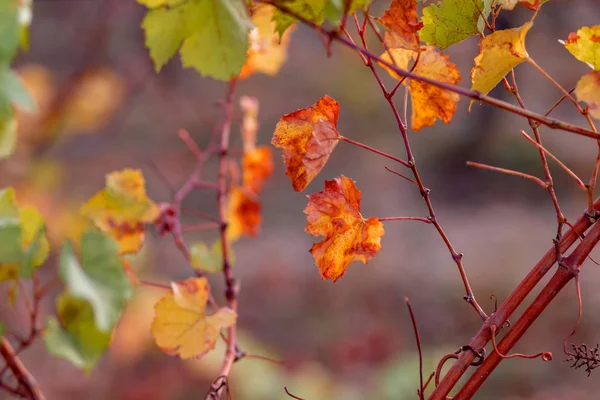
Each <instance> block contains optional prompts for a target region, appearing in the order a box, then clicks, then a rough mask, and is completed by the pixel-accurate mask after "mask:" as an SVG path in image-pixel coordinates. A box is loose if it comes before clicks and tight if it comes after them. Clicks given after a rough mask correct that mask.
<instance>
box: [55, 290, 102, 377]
mask: <svg viewBox="0 0 600 400" xmlns="http://www.w3.org/2000/svg"><path fill="white" fill-rule="evenodd" d="M56 311H57V312H56V313H57V316H58V320H57V319H56V318H54V317H51V318H49V319H48V320H47V322H46V329H45V333H44V343H45V345H46V349H48V352H49V353H51V354H54V355H55V356H58V357H61V358H64V359H65V360H67V361H69V362H71V363H72V364H74V365H76V366H77V367H79V368H82V369H83V370H84V371H86V372H89V371H90V370H91V369H92V368H93V367H94V365H96V363H97V362H98V360H99V359H100V357H102V354H104V351H105V350H106V348H107V347H108V345H109V343H110V338H111V332H103V331H102V330H100V329H98V327H97V326H96V325H95V322H94V311H93V309H92V307H91V306H90V304H89V303H88V302H87V301H85V300H82V299H77V298H75V297H73V296H71V295H69V294H68V293H62V294H61V295H59V296H58V297H57V299H56Z"/></svg>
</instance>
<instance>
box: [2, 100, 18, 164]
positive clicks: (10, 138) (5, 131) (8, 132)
mask: <svg viewBox="0 0 600 400" xmlns="http://www.w3.org/2000/svg"><path fill="white" fill-rule="evenodd" d="M16 145H17V119H16V118H15V116H14V113H13V111H12V110H10V111H9V112H8V113H7V114H5V115H4V116H3V117H0V159H2V158H6V157H8V156H10V155H11V154H12V153H13V152H14V151H15V147H16Z"/></svg>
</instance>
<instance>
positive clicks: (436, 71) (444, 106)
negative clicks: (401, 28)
mask: <svg viewBox="0 0 600 400" xmlns="http://www.w3.org/2000/svg"><path fill="white" fill-rule="evenodd" d="M413 72H414V73H415V74H417V75H421V76H425V77H428V78H432V79H435V80H436V81H438V82H445V83H449V84H452V85H455V84H456V83H458V82H459V81H460V72H459V71H458V69H457V68H456V65H454V63H452V62H450V58H449V57H448V56H444V55H442V53H438V52H437V51H435V48H434V47H433V46H426V47H425V48H424V49H423V51H422V52H421V57H420V58H419V62H418V63H417V65H416V67H415V68H414V70H413ZM408 88H409V90H410V98H411V102H412V118H411V120H412V129H413V130H415V131H417V130H419V129H421V128H423V127H426V126H431V125H433V124H434V123H435V119H436V118H439V119H441V120H442V121H444V122H445V123H449V122H450V121H451V120H452V117H453V116H454V112H455V111H456V104H457V103H458V101H459V100H460V96H459V95H458V94H456V93H454V92H451V91H449V90H445V89H441V88H439V87H437V86H434V85H430V84H428V83H424V82H419V81H417V80H416V79H411V80H410V81H409V84H408Z"/></svg>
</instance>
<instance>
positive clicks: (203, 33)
mask: <svg viewBox="0 0 600 400" xmlns="http://www.w3.org/2000/svg"><path fill="white" fill-rule="evenodd" d="M186 23H187V30H188V32H189V33H190V36H189V37H188V38H187V39H185V41H184V42H183V46H182V47H181V62H182V63H183V66H184V67H186V68H188V67H192V68H195V69H196V70H198V72H200V74H202V75H207V76H212V77H213V78H216V79H220V80H228V79H231V78H233V77H235V76H237V75H238V74H239V73H240V71H241V70H242V66H243V65H244V62H245V61H246V53H247V51H248V34H249V32H250V29H251V28H252V22H251V21H250V17H249V16H248V14H247V13H246V9H245V7H244V3H243V2H242V1H241V0H212V1H207V0H195V1H191V2H190V3H189V4H188V7H187V10H186Z"/></svg>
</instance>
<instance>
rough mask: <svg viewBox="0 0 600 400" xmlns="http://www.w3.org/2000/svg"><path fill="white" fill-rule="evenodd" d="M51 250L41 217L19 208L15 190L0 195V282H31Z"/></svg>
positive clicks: (31, 210) (6, 190)
mask: <svg viewBox="0 0 600 400" xmlns="http://www.w3.org/2000/svg"><path fill="white" fill-rule="evenodd" d="M49 250H50V245H49V243H48V239H47V237H46V232H45V224H44V219H43V217H42V215H41V214H40V213H39V212H38V211H37V210H36V209H35V208H34V207H32V206H24V207H20V208H19V206H18V204H17V202H16V199H15V193H14V190H13V189H12V188H9V189H4V190H2V191H0V282H2V281H6V280H10V279H16V278H18V277H22V278H26V279H28V278H31V274H32V272H33V270H34V269H35V268H38V267H39V266H40V265H42V264H43V263H44V262H45V261H46V259H47V258H48V253H49Z"/></svg>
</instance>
